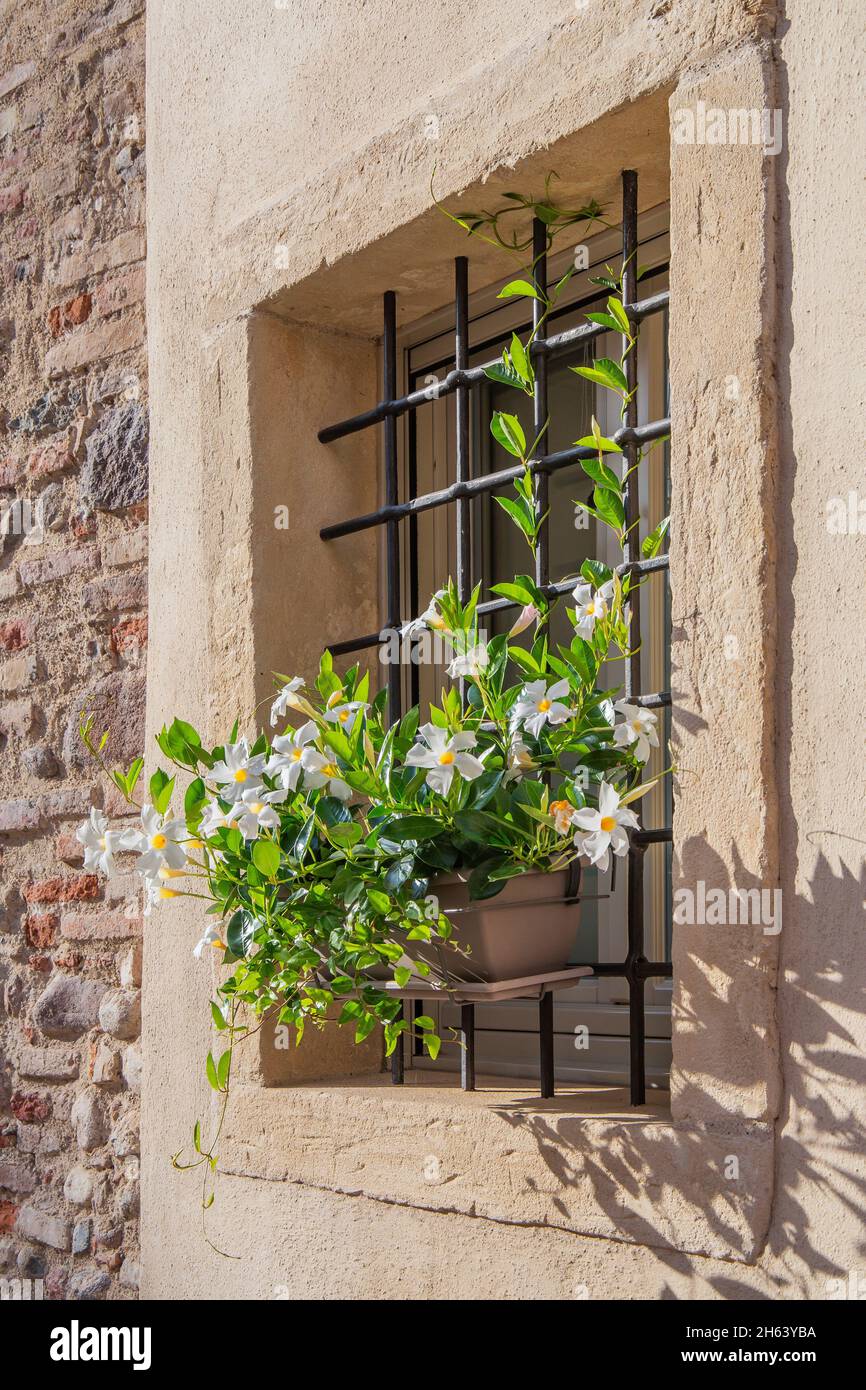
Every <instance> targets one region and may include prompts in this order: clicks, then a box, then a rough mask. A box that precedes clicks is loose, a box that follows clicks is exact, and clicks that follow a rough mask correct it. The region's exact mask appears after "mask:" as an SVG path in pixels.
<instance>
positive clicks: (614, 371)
mask: <svg viewBox="0 0 866 1390" xmlns="http://www.w3.org/2000/svg"><path fill="white" fill-rule="evenodd" d="M569 370H570V371H572V372H576V373H577V375H578V376H583V377H586V379H587V381H597V382H599V383H600V384H601V385H602V386H606V387H607V388H608V389H609V390H611V391H621V392H627V391H628V385H627V383H626V379H625V377H624V376H623V373H622V369H621V368H620V367H619V365H618V364H617V363H616V362H612V361H611V359H610V358H609V357H599V358H598V360H597V361H595V362H593V364H592V366H591V367H571V368H569Z"/></svg>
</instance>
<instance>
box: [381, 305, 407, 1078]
mask: <svg viewBox="0 0 866 1390" xmlns="http://www.w3.org/2000/svg"><path fill="white" fill-rule="evenodd" d="M382 389H383V399H384V400H386V401H393V400H394V399H395V397H396V395H397V296H396V295H395V293H394V291H393V290H386V291H385V326H384V333H383V336H382ZM383 429H384V431H385V505H386V506H388V507H392V506H396V504H397V502H398V500H399V498H398V479H397V417H396V416H395V415H387V416H386V417H385V421H384V424H383ZM385 547H386V549H385V591H386V599H385V601H386V607H387V612H386V621H385V626H386V627H387V628H388V629H389V631H390V632H397V631H398V630H399V628H400V530H399V522H398V521H396V520H394V521H389V522H388V523H387V527H386V533H385ZM400 685H401V681H400V662H399V661H392V662H391V665H390V666H389V668H388V716H389V719H390V721H391V723H392V724H393V723H395V722H396V720H398V719H399V718H400V711H401V703H402V701H401V690H400ZM396 1055H397V1054H396V1053H395V1054H394V1056H396Z"/></svg>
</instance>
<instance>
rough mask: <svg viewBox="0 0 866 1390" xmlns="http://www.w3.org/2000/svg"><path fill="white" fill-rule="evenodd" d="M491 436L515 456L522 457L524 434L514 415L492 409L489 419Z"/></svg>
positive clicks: (524, 451)
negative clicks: (492, 412)
mask: <svg viewBox="0 0 866 1390" xmlns="http://www.w3.org/2000/svg"><path fill="white" fill-rule="evenodd" d="M490 433H491V434H492V435H493V438H494V439H495V440H497V441H498V443H500V444H501V445H502V447H503V449H507V450H508V452H509V454H513V455H514V457H515V458H517V459H522V458H523V457H524V455H525V453H526V435H525V434H524V433H523V426H522V425H521V423H520V421H519V420H518V418H517V416H516V415H506V414H505V412H504V411H502V410H497V411H494V414H493V419H492V420H491V421H490Z"/></svg>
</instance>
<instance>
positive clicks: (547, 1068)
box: [538, 989, 555, 1100]
mask: <svg viewBox="0 0 866 1390" xmlns="http://www.w3.org/2000/svg"><path fill="white" fill-rule="evenodd" d="M538 1061H539V1071H540V1076H541V1095H542V1097H543V1098H544V1099H545V1100H546V1099H548V1098H549V1097H550V1096H552V1095H553V1094H554V1091H555V1086H554V1074H553V990H552V989H548V990H545V992H544V994H542V996H541V998H540V999H539V1001H538Z"/></svg>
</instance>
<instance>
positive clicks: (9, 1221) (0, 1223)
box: [0, 1202, 18, 1231]
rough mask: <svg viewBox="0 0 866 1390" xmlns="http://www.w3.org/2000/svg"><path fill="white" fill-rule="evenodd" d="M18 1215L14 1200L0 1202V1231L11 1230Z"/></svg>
mask: <svg viewBox="0 0 866 1390" xmlns="http://www.w3.org/2000/svg"><path fill="white" fill-rule="evenodd" d="M17 1216H18V1207H17V1206H16V1205H15V1203H14V1202H0V1231H11V1230H12V1229H13V1227H14V1225H15V1221H16V1218H17Z"/></svg>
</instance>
